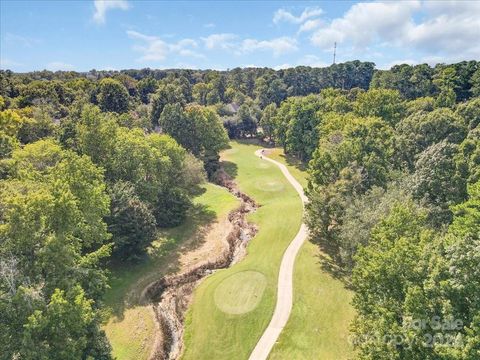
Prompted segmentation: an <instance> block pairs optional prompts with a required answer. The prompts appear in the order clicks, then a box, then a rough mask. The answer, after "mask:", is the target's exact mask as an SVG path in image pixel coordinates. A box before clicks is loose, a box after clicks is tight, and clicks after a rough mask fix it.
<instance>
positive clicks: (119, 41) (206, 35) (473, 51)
mask: <svg viewBox="0 0 480 360" xmlns="http://www.w3.org/2000/svg"><path fill="white" fill-rule="evenodd" d="M0 4H1V5H0V7H1V8H0V10H1V11H0V64H1V68H2V69H7V68H8V69H11V70H14V71H19V72H23V71H31V70H42V69H49V70H76V71H87V70H90V69H97V70H100V69H116V70H119V69H129V68H143V67H150V68H200V69H208V68H210V69H228V68H234V67H237V66H240V67H246V66H268V67H272V68H277V69H278V68H285V67H290V66H297V65H310V66H328V65H330V64H331V62H332V52H333V43H334V42H337V61H338V62H342V61H347V60H355V59H359V60H363V61H373V62H375V63H376V64H377V67H379V68H388V67H390V66H392V65H394V64H397V63H409V64H416V63H423V62H427V63H430V64H434V63H438V62H446V63H449V62H457V61H462V60H480V39H479V37H480V1H462V2H454V1H428V2H422V1H402V2H368V3H362V2H354V1H336V2H329V1H323V2H313V1H310V2H306V1H281V2H280V1H264V2H262V1H237V2H234V1H210V2H208V1H189V2H180V1H171V2H167V1H152V0H150V1H134V0H109V1H101V0H96V1H87V0H85V1H58V0H57V1H19V0H14V1H13V0H2V1H1V2H0Z"/></svg>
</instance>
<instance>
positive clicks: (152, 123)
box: [0, 61, 480, 359]
mask: <svg viewBox="0 0 480 360" xmlns="http://www.w3.org/2000/svg"><path fill="white" fill-rule="evenodd" d="M479 68H480V66H479V63H478V62H462V63H458V64H453V65H443V64H442V65H437V66H435V67H433V68H432V67H430V66H428V65H416V66H409V65H399V66H395V67H393V68H392V69H390V70H386V71H379V70H375V67H374V64H372V63H362V62H359V61H352V62H348V63H344V64H335V65H332V66H330V67H327V68H310V67H297V68H292V69H285V70H279V71H274V70H272V69H268V68H248V69H233V70H230V71H209V70H206V71H198V70H150V69H142V70H125V71H120V72H106V71H90V72H89V73H75V72H56V73H52V72H47V71H43V72H34V73H26V74H16V73H12V72H10V71H0V84H1V86H0V209H1V212H0V345H1V346H2V349H3V350H2V351H3V352H2V356H3V354H5V358H15V357H20V358H25V359H38V358H41V359H79V358H82V359H87V358H95V359H109V358H110V357H111V355H110V346H109V344H108V341H107V339H106V337H105V335H104V333H103V332H102V331H101V330H100V324H101V322H102V321H103V320H104V313H105V309H104V305H103V303H102V297H103V294H104V292H105V289H106V287H107V286H108V264H109V262H112V261H116V262H123V261H141V259H142V257H143V256H144V254H145V252H146V251H147V248H148V246H149V245H150V243H151V241H152V240H153V239H155V237H156V232H157V230H158V228H161V227H171V226H177V225H179V224H181V223H182V222H183V221H184V220H185V218H186V217H187V216H188V210H189V208H190V206H191V203H192V198H193V197H194V196H196V195H197V194H198V192H199V185H200V184H201V183H202V182H203V181H205V180H206V179H210V180H214V179H215V177H216V173H217V171H218V169H219V152H220V151H221V150H222V149H224V148H226V147H227V146H228V139H229V137H230V138H245V137H246V138H254V137H255V138H260V139H262V140H264V141H266V142H268V143H274V144H277V145H279V146H283V147H284V149H285V151H286V153H288V154H290V155H292V156H296V157H297V158H299V159H301V160H303V161H304V162H305V163H308V168H309V175H310V179H309V184H308V188H307V189H306V192H307V194H308V197H309V199H310V203H309V205H308V206H307V217H306V221H307V223H308V225H309V227H310V232H311V236H312V239H313V240H314V241H316V242H317V243H318V244H319V246H321V247H322V248H323V249H324V250H325V252H326V253H327V254H329V256H330V257H331V259H332V262H334V263H335V264H336V266H337V267H338V268H339V269H341V270H342V272H344V273H346V274H347V275H346V276H347V279H348V281H350V282H351V286H352V287H353V289H354V290H355V294H356V295H355V298H354V305H355V307H356V309H357V313H358V315H357V318H356V320H355V323H354V325H353V331H354V333H355V334H356V335H358V336H359V337H362V336H363V337H366V338H367V339H369V341H364V342H361V343H359V345H358V348H359V354H360V356H362V357H363V358H366V359H367V358H379V359H381V358H385V359H387V358H388V359H390V358H399V359H400V358H402V359H403V358H445V359H447V358H448V359H469V358H472V356H474V355H475V354H478V349H479V341H478V339H479V335H478V334H479V333H480V331H479V321H480V320H479V316H480V312H479V308H478V304H479V299H478V293H480V291H479V289H480V286H479V283H480V281H479V274H478V271H477V268H478V260H479V258H478V253H479V252H478V243H479V241H480V239H479V237H480V230H479V229H480V225H479V217H480V215H479V207H478V201H480V200H479V189H478V186H479V185H478V182H479V179H480V145H479V141H480V140H479V132H478V131H479V130H478V124H479V122H480V98H479V95H480V75H479ZM452 269H454V270H452ZM430 315H431V316H433V315H440V316H442V317H443V318H445V319H450V318H455V319H461V320H462V322H463V324H464V327H463V328H462V329H461V331H460V335H462V337H463V340H464V344H466V345H465V346H464V347H462V348H459V347H448V346H443V347H442V346H435V347H430V348H425V347H423V346H422V344H421V343H420V342H418V343H415V344H414V345H415V346H413V347H411V348H407V347H406V346H397V345H395V346H393V345H392V344H391V343H387V344H385V343H384V342H378V341H376V342H375V341H373V340H372V339H374V338H375V339H377V338H378V336H377V337H373V336H372V334H371V331H372V329H373V330H375V331H376V334H375V335H385V334H387V335H388V334H389V331H390V332H391V331H392V329H395V331H397V332H400V333H401V334H402V335H403V336H405V338H409V339H411V338H413V339H414V340H418V339H419V337H418V336H416V337H415V336H414V335H415V334H414V333H412V331H413V330H412V329H409V328H406V327H405V326H404V324H405V323H406V321H407V320H408V319H411V318H419V317H422V318H425V317H428V316H430ZM428 330H431V329H427V330H425V331H424V332H425V333H427V331H428ZM417 335H418V334H417ZM476 351H477V353H476ZM472 354H473V355H472Z"/></svg>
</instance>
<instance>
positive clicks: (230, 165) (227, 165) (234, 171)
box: [220, 160, 238, 179]
mask: <svg viewBox="0 0 480 360" xmlns="http://www.w3.org/2000/svg"><path fill="white" fill-rule="evenodd" d="M220 166H221V167H222V168H223V170H224V171H225V172H226V173H227V174H228V176H230V177H231V178H232V179H235V178H236V177H237V175H238V165H237V164H235V163H234V162H231V161H227V160H223V161H220Z"/></svg>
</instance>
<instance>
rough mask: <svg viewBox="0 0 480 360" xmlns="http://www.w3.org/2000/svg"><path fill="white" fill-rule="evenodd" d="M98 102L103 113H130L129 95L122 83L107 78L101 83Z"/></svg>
mask: <svg viewBox="0 0 480 360" xmlns="http://www.w3.org/2000/svg"><path fill="white" fill-rule="evenodd" d="M97 101H98V105H99V106H100V109H102V111H109V112H116V113H119V114H122V113H124V112H126V111H128V107H129V94H128V91H127V89H126V88H125V86H124V85H123V84H122V83H121V82H120V81H118V80H114V79H108V78H107V79H103V80H102V81H100V84H99V93H98V95H97Z"/></svg>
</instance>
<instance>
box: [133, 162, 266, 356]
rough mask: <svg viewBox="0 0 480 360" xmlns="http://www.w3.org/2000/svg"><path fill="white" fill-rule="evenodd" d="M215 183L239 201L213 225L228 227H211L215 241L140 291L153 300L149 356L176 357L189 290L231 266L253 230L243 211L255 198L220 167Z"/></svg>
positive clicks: (253, 204) (249, 209)
mask: <svg viewBox="0 0 480 360" xmlns="http://www.w3.org/2000/svg"><path fill="white" fill-rule="evenodd" d="M218 183H219V185H221V186H224V187H225V188H227V189H228V191H229V192H230V193H232V194H233V195H234V196H235V197H237V198H238V199H239V200H240V201H241V205H240V206H239V207H238V208H237V209H235V210H233V211H232V212H230V214H229V215H228V222H227V223H223V224H222V223H220V224H217V228H218V227H219V226H220V227H223V229H225V227H228V228H229V231H228V232H227V233H226V234H222V231H221V229H216V228H215V227H214V228H213V229H211V230H210V231H211V232H212V234H211V235H212V236H220V237H223V239H222V241H221V242H220V243H223V245H221V244H220V245H219V243H218V239H215V240H216V243H217V245H214V246H213V248H212V246H211V245H208V244H207V245H206V247H203V248H200V249H197V250H194V251H192V252H191V253H189V254H187V255H186V256H185V258H184V261H182V266H181V269H180V270H179V271H178V272H177V273H175V274H172V275H166V276H164V277H163V278H161V279H160V280H158V281H155V282H152V283H151V284H149V285H148V286H147V287H146V288H145V290H144V291H143V294H142V297H143V299H144V300H145V301H149V302H151V303H152V304H153V309H154V311H155V317H156V321H157V334H156V339H155V345H154V347H153V350H152V353H151V356H150V359H152V360H153V359H177V358H179V357H180V355H181V353H182V349H183V341H182V339H183V331H184V328H183V321H184V315H185V312H186V310H187V308H188V306H189V303H190V301H191V298H192V294H193V291H194V289H195V287H196V286H197V285H198V283H199V282H200V281H201V280H202V279H203V278H204V277H206V276H207V275H209V274H211V273H212V272H213V271H215V270H218V269H223V268H227V267H229V266H231V265H232V264H234V263H236V262H238V261H239V260H240V259H242V258H243V257H244V255H245V253H246V246H247V244H248V242H249V240H250V239H251V238H252V237H253V236H254V235H255V234H256V232H257V228H256V227H255V226H254V225H252V224H249V223H248V222H247V221H246V215H247V214H249V213H251V212H253V211H255V210H256V209H257V207H258V205H257V204H256V202H255V201H254V200H253V199H252V198H250V197H249V196H248V195H246V194H244V193H242V192H241V191H240V190H238V188H237V186H236V184H235V182H234V181H233V180H232V179H231V178H230V176H229V175H228V174H227V173H226V172H224V171H221V172H220V174H219V176H218Z"/></svg>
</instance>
